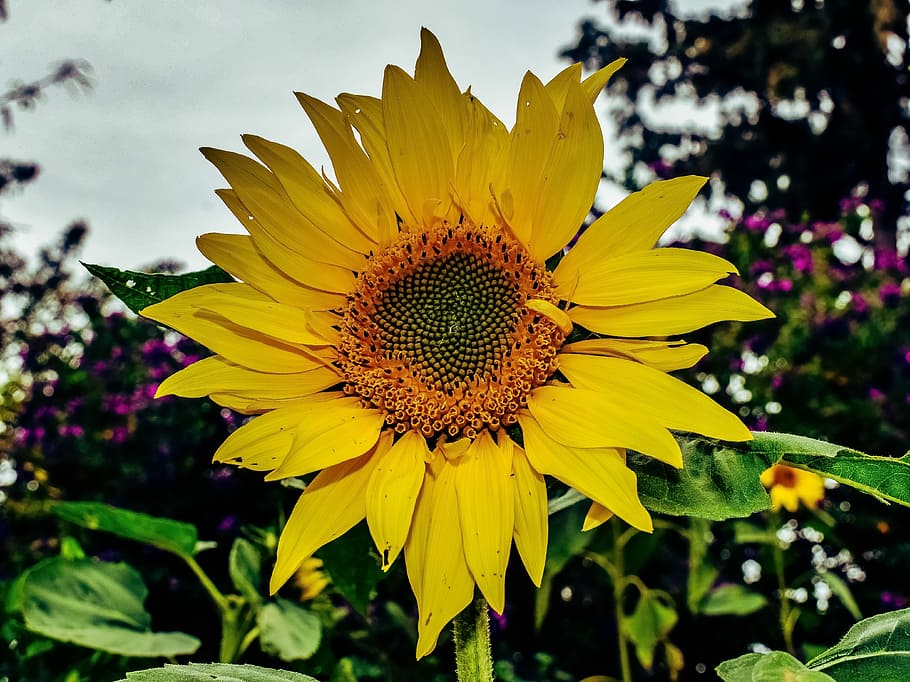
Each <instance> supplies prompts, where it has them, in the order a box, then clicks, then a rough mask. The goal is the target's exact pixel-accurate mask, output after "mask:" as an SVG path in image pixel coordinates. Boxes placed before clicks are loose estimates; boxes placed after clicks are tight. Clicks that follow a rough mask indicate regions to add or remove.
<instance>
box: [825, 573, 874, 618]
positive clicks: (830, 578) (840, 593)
mask: <svg viewBox="0 0 910 682" xmlns="http://www.w3.org/2000/svg"><path fill="white" fill-rule="evenodd" d="M819 577H820V578H821V579H822V580H823V581H824V582H825V583H827V584H828V587H830V588H831V592H833V593H834V594H835V595H836V596H837V598H838V599H840V600H841V602H842V603H843V605H844V607H845V608H846V609H847V611H849V612H850V615H851V616H853V619H854V620H859V619H860V618H862V617H863V614H862V613H861V612H860V610H859V604H857V603H856V599H854V598H853V593H852V592H851V591H850V586H849V585H847V583H846V582H844V581H843V580H842V579H841V578H840V577H839V576H837V575H835V574H834V573H822V574H821V575H820V576H819Z"/></svg>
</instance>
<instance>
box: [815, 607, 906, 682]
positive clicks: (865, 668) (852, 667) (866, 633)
mask: <svg viewBox="0 0 910 682" xmlns="http://www.w3.org/2000/svg"><path fill="white" fill-rule="evenodd" d="M807 665H808V666H809V667H810V668H812V669H813V670H826V671H828V672H830V673H831V674H832V675H835V676H836V677H837V679H838V680H854V679H857V680H858V679H863V680H876V682H881V681H883V680H884V681H887V680H895V681H900V682H902V681H903V680H906V679H908V678H910V609H901V610H900V611H891V612H889V613H880V614H878V615H877V616H872V617H871V618H866V619H865V620H861V621H860V622H859V623H857V624H856V625H854V626H853V627H852V628H850V629H849V630H848V631H847V634H846V635H844V638H843V639H842V640H841V641H840V642H838V643H837V644H836V645H834V646H833V647H831V648H830V649H828V650H827V651H825V652H824V653H823V654H821V655H819V656H816V657H815V658H813V659H812V660H811V661H809V663H808V664H807Z"/></svg>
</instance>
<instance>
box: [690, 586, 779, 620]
mask: <svg viewBox="0 0 910 682" xmlns="http://www.w3.org/2000/svg"><path fill="white" fill-rule="evenodd" d="M767 603H768V600H767V599H765V597H764V596H762V595H760V594H758V593H757V592H752V591H751V590H747V589H746V588H745V587H743V586H742V585H721V586H720V587H718V588H717V589H715V590H711V592H709V593H708V594H707V595H705V597H704V599H702V602H701V604H700V608H699V611H700V612H701V613H703V614H704V615H706V616H747V615H749V614H750V613H755V612H756V611H758V610H759V609H761V608H762V607H764V606H765V604H767Z"/></svg>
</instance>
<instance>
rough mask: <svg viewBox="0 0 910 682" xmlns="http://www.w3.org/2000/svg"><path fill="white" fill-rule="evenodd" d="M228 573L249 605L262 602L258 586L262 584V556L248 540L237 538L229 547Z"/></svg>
mask: <svg viewBox="0 0 910 682" xmlns="http://www.w3.org/2000/svg"><path fill="white" fill-rule="evenodd" d="M228 572H229V573H230V575H231V582H233V583H234V587H235V588H236V589H237V591H238V592H239V593H240V594H241V595H242V596H243V598H244V599H246V600H247V602H248V603H250V604H259V603H261V602H262V596H261V594H260V592H259V585H260V584H261V582H262V555H261V554H260V553H259V550H258V549H257V548H256V545H254V544H253V543H252V542H250V541H249V540H245V539H244V538H237V539H236V540H234V544H233V545H231V553H230V556H229V557H228Z"/></svg>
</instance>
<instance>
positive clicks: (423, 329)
mask: <svg viewBox="0 0 910 682" xmlns="http://www.w3.org/2000/svg"><path fill="white" fill-rule="evenodd" d="M531 299H543V300H545V301H548V302H550V303H554V304H555V303H557V302H558V297H557V296H556V294H555V293H554V286H553V284H552V281H551V278H550V275H549V274H548V273H547V272H546V270H544V268H543V267H541V266H540V265H539V264H537V263H536V262H535V261H534V260H533V259H532V258H531V257H530V256H529V255H528V253H527V252H526V250H525V249H524V247H523V246H522V245H521V244H520V243H519V242H518V241H516V240H514V239H512V238H510V237H508V236H507V235H506V234H504V233H503V232H502V231H500V230H498V229H496V230H494V229H486V228H483V227H476V226H474V225H472V224H469V223H464V222H463V223H461V224H459V225H450V224H448V223H441V224H440V225H438V226H437V227H435V228H431V229H428V230H425V231H403V232H402V233H401V236H400V238H399V239H398V241H396V242H395V243H393V244H392V245H391V246H389V247H388V248H386V249H385V250H383V251H382V252H380V253H379V254H377V255H374V256H372V257H371V258H370V259H369V265H368V266H367V268H366V269H365V270H364V271H363V272H362V273H360V275H359V278H358V286H357V288H356V290H355V291H354V292H353V293H352V294H351V295H350V296H349V297H348V304H347V307H346V309H345V310H344V315H343V320H342V324H341V336H342V338H341V344H340V346H339V351H340V358H341V359H340V365H341V369H342V371H343V376H344V381H345V384H346V385H345V390H346V391H347V392H348V393H349V394H356V395H359V396H361V397H362V398H364V400H366V401H368V402H369V403H370V404H371V405H373V406H375V407H378V408H380V409H383V410H385V412H386V414H387V416H386V421H387V423H388V424H389V425H390V426H394V427H395V430H396V431H398V432H399V433H403V432H404V431H406V430H409V429H413V430H417V431H419V432H420V433H422V434H423V435H424V436H426V437H432V436H435V435H438V434H441V433H443V432H444V433H447V434H448V435H449V436H451V437H454V436H458V435H463V436H467V437H474V436H476V435H477V433H478V432H479V431H480V430H481V429H483V428H490V429H494V430H495V429H496V428H498V427H499V426H500V425H503V424H505V425H509V424H514V423H515V421H516V415H515V413H516V412H517V410H519V409H520V408H521V407H524V406H525V405H526V404H527V399H528V394H529V393H530V391H531V389H532V388H534V387H536V386H540V385H541V384H543V383H544V382H545V381H547V379H549V378H550V376H551V375H552V374H553V372H554V371H555V369H556V354H557V351H558V350H559V347H560V345H561V344H562V341H563V339H564V338H565V335H564V333H563V332H562V331H561V330H560V329H559V328H558V327H557V326H556V324H555V323H554V322H553V321H552V320H550V319H549V318H547V317H545V316H543V315H541V314H540V313H538V312H535V311H533V310H531V309H529V308H528V307H527V302H528V301H529V300H531Z"/></svg>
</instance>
